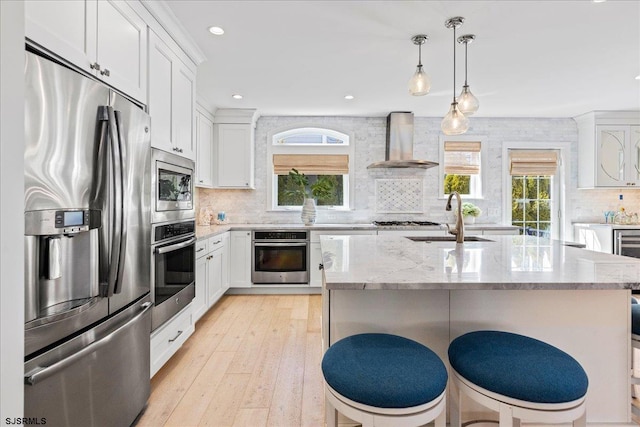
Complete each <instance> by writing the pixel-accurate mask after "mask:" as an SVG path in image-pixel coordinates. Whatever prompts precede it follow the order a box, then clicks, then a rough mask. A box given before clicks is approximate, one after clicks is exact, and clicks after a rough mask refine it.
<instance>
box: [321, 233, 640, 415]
mask: <svg viewBox="0 0 640 427" xmlns="http://www.w3.org/2000/svg"><path fill="white" fill-rule="evenodd" d="M488 239H489V241H481V242H465V243H464V244H456V243H455V242H442V241H434V242H419V241H412V240H410V239H407V238H404V237H398V236H342V235H341V236H322V237H321V240H320V243H321V249H322V255H323V258H322V260H323V319H322V321H323V325H322V326H323V329H322V336H323V348H324V349H326V348H327V347H328V346H329V345H331V344H333V343H335V342H336V341H337V340H339V339H341V338H343V337H346V336H349V335H353V334H357V333H363V332H387V333H394V334H398V335H401V336H405V337H407V338H411V339H414V340H416V341H418V342H421V343H423V344H425V345H427V346H429V347H430V348H431V349H432V350H433V351H435V352H436V353H437V354H438V355H439V356H440V357H441V358H442V359H443V360H444V361H445V363H447V348H448V345H449V343H450V342H451V341H452V340H453V339H455V338H456V337H458V336H460V335H462V334H464V333H467V332H470V331H474V330H484V329H495V330H503V331H509V332H514V333H520V334H523V335H527V336H530V337H533V338H537V339H540V340H543V341H546V342H548V343H549V344H552V345H555V346H556V347H558V348H560V349H562V350H564V351H566V352H567V353H569V354H571V355H572V356H573V357H574V358H576V360H578V362H580V363H581V364H582V366H583V367H584V369H585V371H586V372H587V375H588V376H589V391H588V394H587V420H588V422H590V423H627V422H629V421H630V420H631V405H630V378H629V373H630V356H631V342H630V341H631V338H630V337H631V325H630V316H631V314H630V294H631V290H634V289H640V260H638V259H635V258H628V257H620V256H615V255H609V254H603V253H598V252H593V251H588V250H584V249H578V248H574V247H571V246H567V245H564V244H563V243H562V242H558V241H553V240H548V239H540V238H537V237H533V236H488ZM463 407H465V408H467V409H470V410H471V411H472V413H468V414H467V416H471V417H472V418H477V417H483V416H486V415H487V414H486V413H484V412H482V408H481V407H479V406H477V405H469V404H468V402H465V403H464V406H463Z"/></svg>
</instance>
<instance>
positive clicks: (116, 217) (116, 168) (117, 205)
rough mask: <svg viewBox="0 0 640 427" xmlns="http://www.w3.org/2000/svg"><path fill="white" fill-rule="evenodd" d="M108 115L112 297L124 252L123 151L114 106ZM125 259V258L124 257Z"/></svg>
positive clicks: (108, 285)
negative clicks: (110, 165) (110, 181)
mask: <svg viewBox="0 0 640 427" xmlns="http://www.w3.org/2000/svg"><path fill="white" fill-rule="evenodd" d="M106 109H107V115H108V117H109V120H108V123H109V125H108V127H109V139H110V140H111V143H110V144H109V145H110V150H109V151H110V153H111V164H112V165H113V168H112V169H113V176H112V177H111V180H112V183H113V199H114V200H113V202H114V203H112V206H113V212H112V221H113V222H112V227H111V230H112V235H111V248H110V260H109V275H108V277H107V296H108V297H111V296H113V294H114V293H115V291H116V284H117V282H118V276H119V275H120V278H121V271H120V255H121V253H122V216H123V212H122V197H123V194H122V190H123V188H122V153H121V152H120V144H119V143H118V129H117V123H116V116H115V112H114V110H113V107H111V106H107V107H106ZM123 261H124V259H123Z"/></svg>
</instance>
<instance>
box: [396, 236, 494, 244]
mask: <svg viewBox="0 0 640 427" xmlns="http://www.w3.org/2000/svg"><path fill="white" fill-rule="evenodd" d="M407 239H409V240H413V241H414V242H426V243H430V242H455V241H456V236H419V237H411V236H410V237H407ZM464 241H465V242H493V241H494V240H489V239H485V238H483V237H478V236H465V238H464Z"/></svg>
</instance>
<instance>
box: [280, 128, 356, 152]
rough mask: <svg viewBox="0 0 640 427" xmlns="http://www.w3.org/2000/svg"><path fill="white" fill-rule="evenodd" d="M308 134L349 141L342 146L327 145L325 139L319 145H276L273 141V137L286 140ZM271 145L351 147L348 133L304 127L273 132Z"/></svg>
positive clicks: (289, 145)
mask: <svg viewBox="0 0 640 427" xmlns="http://www.w3.org/2000/svg"><path fill="white" fill-rule="evenodd" d="M301 133H302V134H309V135H314V134H315V135H325V136H330V137H332V138H336V139H340V140H342V139H343V137H344V136H345V135H346V136H348V137H349V139H348V140H347V141H346V142H345V143H344V144H328V143H327V142H326V138H323V141H322V143H320V144H278V143H277V142H276V141H275V136H276V135H278V136H279V138H278V139H284V138H287V137H289V136H291V135H298V134H301ZM270 140H271V145H275V146H277V147H279V146H287V147H293V146H302V147H313V146H323V147H324V146H326V145H330V146H332V147H346V146H347V145H351V135H349V134H348V133H345V132H340V131H337V130H335V129H328V128H319V127H311V126H305V127H296V128H292V129H289V130H286V131H281V132H274V133H273V134H272V135H271V138H270Z"/></svg>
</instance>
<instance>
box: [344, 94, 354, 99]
mask: <svg viewBox="0 0 640 427" xmlns="http://www.w3.org/2000/svg"><path fill="white" fill-rule="evenodd" d="M353 98H354V96H353V95H345V96H344V99H353Z"/></svg>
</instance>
